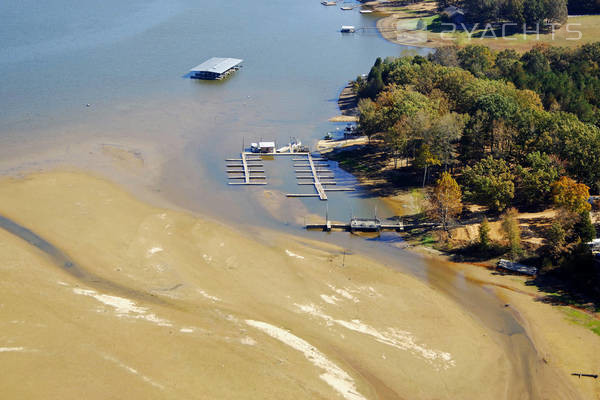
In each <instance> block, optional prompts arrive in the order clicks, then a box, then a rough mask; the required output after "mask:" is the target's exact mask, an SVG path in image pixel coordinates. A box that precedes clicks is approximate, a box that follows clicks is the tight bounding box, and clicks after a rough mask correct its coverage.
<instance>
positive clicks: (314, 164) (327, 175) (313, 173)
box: [287, 153, 354, 201]
mask: <svg viewBox="0 0 600 400" xmlns="http://www.w3.org/2000/svg"><path fill="white" fill-rule="evenodd" d="M305 155H306V159H303V158H293V159H292V161H294V162H295V163H294V168H295V170H294V171H295V172H296V179H297V180H298V185H312V186H314V187H315V190H316V193H314V194H310V193H288V194H287V197H318V198H319V199H320V200H323V201H325V200H327V193H326V192H329V191H337V192H342V191H353V190H354V188H344V187H339V188H325V187H324V186H328V185H336V182H335V180H334V178H335V175H334V174H333V171H331V170H330V169H329V163H328V162H327V160H325V159H324V158H320V157H313V156H312V154H311V153H306V154H305ZM299 161H303V163H299ZM300 174H306V175H300ZM321 179H323V180H321Z"/></svg>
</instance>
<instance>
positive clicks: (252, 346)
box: [0, 172, 577, 399]
mask: <svg viewBox="0 0 600 400" xmlns="http://www.w3.org/2000/svg"><path fill="white" fill-rule="evenodd" d="M0 198H2V199H3V201H2V202H1V203H0V215H3V216H5V217H6V218H9V219H10V220H12V221H14V222H15V223H16V224H19V225H21V226H23V227H27V228H28V229H30V230H31V231H32V232H35V234H36V235H39V237H40V238H44V240H46V241H47V242H48V243H51V244H52V245H53V246H55V248H56V251H60V252H62V254H63V257H68V259H69V260H71V261H69V262H70V263H73V264H72V265H76V266H77V268H79V270H80V271H82V274H83V275H82V276H83V277H82V278H79V277H78V275H75V274H72V273H70V271H69V268H68V267H66V266H65V265H62V264H60V263H58V264H57V263H56V262H55V259H53V258H52V257H51V256H49V255H48V254H46V253H45V252H44V251H42V249H40V248H38V247H35V246H33V245H31V244H30V243H28V242H26V241H24V240H22V239H21V238H20V237H19V236H18V235H16V234H13V233H10V232H8V231H6V230H3V229H0V256H1V259H2V263H1V264H0V273H2V276H3V279H2V280H1V281H0V311H1V316H2V317H1V319H0V332H1V334H0V363H1V365H2V366H3V374H2V376H1V377H0V386H1V388H2V393H3V396H6V397H7V398H39V397H40V396H43V398H49V399H54V398H86V399H106V398H145V399H153V398H160V399H165V398H172V399H182V398H186V399H195V398H198V399H206V398H210V399H213V398H215V399H216V398H218V399H226V398H231V399H234V398H235V399H240V398H248V399H256V398H272V399H299V398H322V399H333V398H346V399H376V398H409V399H418V398H439V399H456V398H465V399H501V398H508V397H509V396H508V393H511V392H510V389H509V387H510V386H511V382H513V381H512V379H514V376H513V373H512V367H511V365H510V362H509V361H508V360H507V358H506V357H505V355H504V350H503V348H502V345H501V344H500V343H499V342H497V340H496V339H494V335H493V333H491V332H489V331H487V330H486V328H485V327H484V326H483V325H482V324H481V323H480V322H479V321H477V320H476V319H474V318H473V317H472V316H471V315H469V314H467V313H466V312H464V311H463V310H462V309H461V308H460V307H458V306H457V305H456V304H455V303H454V302H452V301H451V300H449V299H448V298H446V297H445V296H443V295H441V294H439V293H438V292H437V291H435V290H433V289H432V288H430V287H429V286H427V285H425V284H423V283H422V282H420V281H417V280H416V279H414V278H411V277H409V276H406V275H403V274H401V273H398V272H395V271H393V270H391V269H388V268H386V267H384V266H381V265H378V264H376V263H374V262H372V261H369V260H368V259H365V258H361V257H359V256H357V255H345V264H344V265H345V267H344V268H341V267H340V265H341V262H340V260H341V259H340V257H342V252H341V251H340V250H341V249H338V248H336V247H335V246H333V245H327V246H325V245H324V244H323V243H317V242H315V243H312V242H310V241H309V240H307V239H302V240H295V239H294V238H291V237H287V236H285V235H281V234H275V233H271V232H268V231H261V232H260V235H256V234H255V233H254V232H251V233H250V234H249V235H246V234H242V233H239V232H236V231H233V230H231V229H230V228H228V227H225V226H223V225H220V224H218V223H215V222H212V221H209V220H206V219H200V218H197V217H194V216H191V215H189V214H185V213H182V212H178V211H172V210H166V209H158V208H155V207H152V206H150V205H147V204H144V203H142V202H140V201H138V200H136V199H135V198H133V197H132V196H130V195H129V194H127V193H125V192H124V191H122V190H121V189H120V188H119V187H117V186H115V185H114V184H111V183H109V182H107V181H104V180H102V179H98V178H94V177H91V176H89V175H85V174H82V173H74V172H52V173H40V174H33V175H30V176H28V177H26V178H24V179H9V178H4V179H3V180H2V181H1V182H0ZM82 210H85V212H82ZM251 236H254V237H255V238H252V237H251ZM258 237H259V238H260V240H257V239H256V238H258ZM265 243H268V244H265ZM90 277H91V278H90ZM556 376H559V375H556ZM560 376H563V375H560ZM561 379H562V378H561ZM561 379H554V381H553V380H548V381H547V382H546V384H547V385H548V386H547V387H548V390H552V391H554V390H558V392H557V393H561V395H562V394H563V393H567V396H566V397H565V396H562V397H563V398H569V397H571V398H577V395H576V394H575V392H571V389H569V386H568V385H565V383H564V381H562V380H561ZM64 382H68V384H63V383H64ZM482 382H485V383H486V384H485V385H482V384H481V383H482ZM526 397H527V396H526V395H525V396H524V397H523V398H526Z"/></svg>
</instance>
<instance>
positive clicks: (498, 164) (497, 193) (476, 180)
mask: <svg viewBox="0 0 600 400" xmlns="http://www.w3.org/2000/svg"><path fill="white" fill-rule="evenodd" d="M514 179H515V177H514V175H513V173H512V172H511V171H510V168H509V166H508V164H507V163H506V161H504V160H499V159H495V158H493V157H492V156H489V157H487V158H484V159H483V160H481V161H479V162H478V163H476V164H475V165H473V166H472V167H466V168H465V169H464V171H463V181H464V187H465V198H466V199H468V200H469V201H473V202H475V203H478V204H483V205H486V206H488V207H489V208H490V209H491V210H494V211H502V210H504V209H505V208H506V207H507V206H508V205H509V204H510V202H511V201H512V199H513V197H514V194H515V185H514Z"/></svg>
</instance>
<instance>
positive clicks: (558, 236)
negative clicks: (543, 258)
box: [544, 221, 569, 264]
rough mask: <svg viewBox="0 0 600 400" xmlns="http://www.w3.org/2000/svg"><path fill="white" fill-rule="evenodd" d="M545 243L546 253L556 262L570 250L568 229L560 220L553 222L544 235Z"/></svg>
mask: <svg viewBox="0 0 600 400" xmlns="http://www.w3.org/2000/svg"><path fill="white" fill-rule="evenodd" d="M544 243H545V247H546V253H547V254H548V256H549V257H550V259H551V260H552V261H553V262H554V263H555V264H556V263H557V261H558V260H559V259H560V258H561V257H562V256H563V255H564V254H566V253H567V252H568V250H569V249H568V246H567V231H566V230H565V229H564V228H563V226H562V224H561V223H560V222H559V221H554V222H552V225H551V226H550V228H549V229H548V231H547V232H546V235H545V237H544Z"/></svg>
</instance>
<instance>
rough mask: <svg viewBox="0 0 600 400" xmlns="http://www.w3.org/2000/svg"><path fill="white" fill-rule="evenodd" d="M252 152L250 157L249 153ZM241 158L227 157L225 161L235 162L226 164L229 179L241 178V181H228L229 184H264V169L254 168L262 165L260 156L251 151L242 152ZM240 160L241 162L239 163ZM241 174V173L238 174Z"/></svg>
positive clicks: (265, 179) (265, 182)
mask: <svg viewBox="0 0 600 400" xmlns="http://www.w3.org/2000/svg"><path fill="white" fill-rule="evenodd" d="M250 154H252V157H249V155H250ZM240 157H241V158H228V159H227V160H225V161H228V162H232V161H235V162H236V163H235V164H227V168H231V169H228V170H227V173H228V174H234V175H229V176H228V178H229V179H231V180H237V179H241V180H243V182H229V184H230V185H266V184H267V178H266V176H264V173H265V170H264V169H256V167H263V162H262V158H260V157H255V156H254V154H253V153H246V152H242V153H241V155H240ZM240 161H241V163H240ZM240 174H241V175H240Z"/></svg>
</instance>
